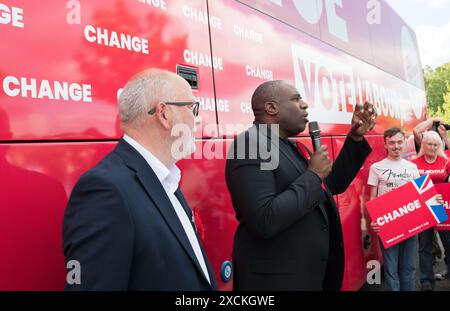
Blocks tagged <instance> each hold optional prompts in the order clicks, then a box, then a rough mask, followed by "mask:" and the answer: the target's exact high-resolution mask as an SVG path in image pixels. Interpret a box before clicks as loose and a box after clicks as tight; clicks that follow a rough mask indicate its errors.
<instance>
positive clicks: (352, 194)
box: [333, 136, 385, 290]
mask: <svg viewBox="0 0 450 311" xmlns="http://www.w3.org/2000/svg"><path fill="white" fill-rule="evenodd" d="M366 139H367V141H368V143H369V144H370V145H371V147H372V153H371V154H370V155H369V157H368V158H367V160H366V161H365V163H364V165H363V166H362V168H361V170H360V172H359V173H358V175H357V176H356V178H355V179H354V180H353V182H352V183H351V184H350V186H349V187H348V188H347V190H346V191H345V192H344V193H343V194H340V195H338V202H339V205H338V208H339V214H340V216H341V222H342V229H343V233H344V249H345V277H344V284H343V289H344V290H358V289H359V288H361V286H362V285H364V283H365V282H366V277H367V273H368V272H369V271H370V270H371V268H372V266H370V267H367V264H368V262H369V261H370V260H378V261H379V262H380V263H381V256H380V251H379V246H378V237H377V234H376V233H375V232H374V231H373V230H372V229H371V227H370V222H371V220H370V218H369V216H368V213H367V211H366V209H365V207H364V203H365V202H366V201H367V200H368V199H369V187H368V186H367V178H368V176H369V169H370V166H371V165H372V164H373V163H374V162H377V161H380V160H382V159H383V158H384V157H385V153H384V144H383V137H382V136H368V137H366ZM344 142H345V137H334V138H333V150H334V157H335V158H336V157H337V155H338V154H339V152H340V150H341V149H342V146H343V144H344Z"/></svg>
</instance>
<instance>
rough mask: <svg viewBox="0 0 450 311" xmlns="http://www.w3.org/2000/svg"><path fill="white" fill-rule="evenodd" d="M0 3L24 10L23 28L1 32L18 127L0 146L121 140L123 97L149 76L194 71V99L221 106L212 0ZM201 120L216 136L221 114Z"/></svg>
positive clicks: (208, 112)
mask: <svg viewBox="0 0 450 311" xmlns="http://www.w3.org/2000/svg"><path fill="white" fill-rule="evenodd" d="M74 2H75V1H74ZM76 2H78V1H76ZM2 3H3V4H4V5H6V6H7V7H8V10H12V8H13V7H14V8H16V9H21V10H23V28H21V27H14V26H13V25H11V24H6V25H3V24H2V25H1V27H0V38H2V40H3V41H4V42H5V44H1V45H0V55H2V58H1V60H0V110H3V111H4V112H5V114H6V115H7V116H8V118H9V122H10V125H11V131H10V132H9V133H7V132H2V131H0V140H9V139H13V140H54V139H56V140H72V139H77V140H79V139H89V140H96V139H115V138H119V137H120V136H121V134H122V133H121V131H120V129H119V120H118V113H117V98H118V95H119V93H120V90H121V88H123V87H124V85H125V83H126V82H127V81H128V79H129V78H130V77H131V76H132V75H134V74H136V73H137V72H139V71H141V70H143V69H146V68H149V67H157V68H163V69H167V70H170V71H172V72H176V69H177V65H185V66H188V67H191V68H193V69H195V70H197V73H198V79H199V85H198V89H196V90H195V91H194V92H195V95H196V96H198V97H207V98H212V97H214V93H213V82H212V70H211V66H212V65H209V64H208V56H209V55H210V44H209V31H208V22H207V13H206V12H207V6H206V0H202V1H198V0H171V1H168V0H161V1H158V2H155V1H138V0H134V1H101V0H92V1H81V2H80V3H81V4H80V6H79V7H77V5H75V6H74V7H72V6H69V7H66V6H67V5H68V3H67V1H65V2H64V1H59V0H45V1H38V2H35V1H25V0H17V1H11V0H6V1H2ZM149 3H150V4H149ZM152 3H153V4H152ZM155 3H159V4H160V5H155ZM162 3H164V5H162ZM50 12H51V14H50ZM1 14H3V12H1ZM49 14H50V15H49ZM78 17H79V20H77V19H78ZM123 38H125V39H123ZM126 38H132V39H130V41H127V39H126ZM127 44H129V45H130V46H129V48H128V46H127ZM145 44H147V45H148V48H144V47H143V46H144V45H145ZM201 117H202V125H203V126H206V125H207V124H212V125H213V126H215V124H216V114H215V111H214V105H212V106H211V107H210V108H209V109H204V110H203V111H201ZM197 134H198V135H197V136H198V137H201V135H202V130H201V129H199V131H198V133H197Z"/></svg>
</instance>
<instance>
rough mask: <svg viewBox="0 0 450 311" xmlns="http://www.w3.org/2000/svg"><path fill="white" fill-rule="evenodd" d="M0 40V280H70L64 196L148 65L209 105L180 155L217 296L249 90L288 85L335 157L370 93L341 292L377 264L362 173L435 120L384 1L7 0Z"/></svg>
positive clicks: (406, 38)
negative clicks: (366, 147) (236, 144)
mask: <svg viewBox="0 0 450 311" xmlns="http://www.w3.org/2000/svg"><path fill="white" fill-rule="evenodd" d="M0 40H1V43H2V44H1V45H0V55H1V58H0V83H1V87H0V290H62V289H63V287H64V284H65V280H66V267H65V262H64V257H63V254H62V237H61V236H62V219H63V214H64V210H65V206H66V203H67V199H68V197H69V195H70V193H71V190H72V187H73V186H74V184H75V182H76V181H77V180H78V178H79V177H80V175H81V174H82V173H84V172H85V171H87V170H88V169H89V168H91V167H92V166H94V165H95V164H96V163H97V162H98V161H99V160H100V159H101V158H102V157H103V156H105V155H106V154H107V153H108V152H109V151H110V150H112V148H113V147H114V146H115V144H116V142H117V141H118V139H119V138H120V137H121V136H122V133H121V131H120V128H119V121H118V111H117V98H118V96H119V94H120V91H121V88H122V87H123V86H124V84H125V83H126V81H127V80H128V79H129V78H130V77H131V76H132V75H133V74H135V73H136V72H139V71H141V70H143V69H144V68H148V67H159V68H164V69H168V70H170V71H173V72H178V73H179V74H180V75H182V76H183V77H185V78H186V79H187V80H188V81H189V82H190V84H191V86H192V88H193V91H194V95H195V97H196V99H197V100H198V101H199V102H200V116H201V126H200V127H199V129H198V131H197V133H196V135H197V136H196V138H197V150H198V152H196V154H194V155H193V156H192V157H191V158H190V159H185V160H183V161H181V162H180V168H181V169H182V171H183V177H182V182H181V188H182V190H183V192H184V194H185V196H186V197H187V199H188V201H189V204H190V205H191V207H193V208H195V209H198V211H199V213H200V215H201V217H202V220H203V224H204V228H205V232H206V250H207V253H208V257H209V258H210V259H211V262H212V264H213V267H214V271H215V273H216V276H217V279H218V281H219V287H220V289H221V290H231V289H232V282H231V281H230V280H229V266H228V269H226V268H227V265H226V262H227V261H231V249H232V243H233V235H234V231H235V229H236V226H237V221H236V219H235V216H234V211H233V208H232V205H231V200H230V197H229V194H228V191H227V188H226V185H225V178H224V170H225V154H226V148H227V147H228V146H229V143H230V142H231V140H232V138H233V137H234V136H235V135H236V134H237V133H239V132H241V131H242V130H244V129H245V128H246V127H247V126H248V125H249V124H251V123H252V121H253V115H252V110H251V105H250V98H251V95H252V92H253V91H254V89H255V88H256V87H257V86H258V85H259V84H261V83H262V82H264V81H267V80H287V81H290V82H291V83H293V84H294V85H295V86H296V87H297V88H298V90H299V91H300V93H301V94H302V96H303V97H304V98H305V99H306V101H307V102H308V103H309V105H310V108H309V115H310V118H309V119H310V120H317V121H318V122H319V123H320V126H321V129H322V136H323V143H324V144H327V145H329V146H330V147H331V148H330V149H331V151H332V155H333V157H336V155H337V154H338V153H339V150H340V148H341V147H342V144H343V142H344V139H345V135H346V133H347V132H348V130H349V124H350V119H351V115H352V113H353V109H354V106H355V104H357V103H363V102H364V101H365V100H369V101H371V102H373V103H374V105H375V107H376V108H377V110H378V111H379V114H380V116H379V118H378V122H377V125H376V127H375V129H374V130H373V131H372V132H371V133H370V135H368V136H367V139H368V141H369V143H370V144H371V146H372V148H373V150H374V151H373V152H372V154H371V155H370V157H369V159H368V160H367V162H366V163H365V165H364V167H363V168H362V169H361V171H360V173H359V175H358V176H357V178H356V179H355V180H354V182H353V183H352V184H351V186H350V187H349V188H348V190H347V191H346V192H345V193H344V194H342V195H339V196H337V197H336V202H337V203H338V207H339V212H340V215H341V218H342V225H343V231H344V240H345V255H346V264H345V279H344V285H343V289H344V290H357V289H359V288H360V287H361V286H362V285H363V284H364V283H365V281H366V275H367V272H368V271H369V270H370V266H369V268H368V265H367V263H368V262H369V261H370V260H372V259H379V258H380V254H379V248H378V241H377V238H376V235H375V233H374V232H373V231H372V230H371V229H370V228H369V220H368V219H367V213H366V212H365V209H364V201H365V200H367V197H368V192H367V187H366V182H367V175H368V169H369V167H370V165H371V164H372V163H373V162H375V161H379V160H380V159H381V158H383V157H384V155H385V153H384V149H383V137H382V133H383V131H384V130H385V129H386V128H388V127H391V126H399V127H402V128H403V129H405V131H406V132H407V133H408V134H410V133H411V131H412V128H413V127H414V126H415V125H416V124H417V123H419V122H420V121H422V120H424V118H425V116H426V109H425V108H426V107H425V92H424V82H423V74H422V70H421V68H422V67H421V63H420V59H419V54H418V48H417V44H416V38H415V34H414V32H413V31H412V30H411V28H410V27H409V26H408V25H406V24H405V22H404V21H403V20H402V19H401V18H400V17H399V16H398V15H397V13H396V12H394V11H393V10H392V9H391V8H390V7H389V6H388V5H387V4H386V3H385V2H384V1H382V0H379V1H378V0H308V1H303V0H241V1H235V0H114V1H100V0H90V1H83V0H80V1H76V0H69V1H61V0H43V1H26V0H14V1H13V0H0ZM305 136H306V135H305V133H303V134H302V135H300V136H299V137H298V138H297V139H299V140H302V141H304V142H305V143H306V144H307V145H308V144H309V145H310V139H309V138H308V137H305ZM208 150H209V151H213V153H214V156H212V157H211V156H210V157H206V156H203V157H202V156H201V155H202V151H203V153H204V154H206V153H207V152H205V151H208ZM199 152H200V154H199ZM209 154H211V152H209ZM155 238H156V237H155ZM112 260H114V259H112ZM224 263H225V264H224ZM112 273H113V272H112Z"/></svg>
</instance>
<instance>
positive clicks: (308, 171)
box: [225, 81, 376, 291]
mask: <svg viewBox="0 0 450 311" xmlns="http://www.w3.org/2000/svg"><path fill="white" fill-rule="evenodd" d="M251 102H252V109H253V113H254V116H255V121H254V124H253V126H252V127H251V128H249V129H248V130H247V131H245V132H244V133H242V134H240V135H239V136H238V137H237V138H236V139H235V140H234V142H233V144H232V145H231V147H230V150H229V153H228V158H227V163H226V172H225V175H226V181H227V186H228V190H229V192H230V194H231V198H232V201H233V208H234V210H235V212H236V218H237V220H238V221H239V226H238V228H237V230H236V233H235V236H234V245H233V269H234V284H233V285H234V290H335V291H338V290H340V289H341V286H342V279H343V272H344V246H343V237H342V229H341V222H340V218H339V213H338V210H337V207H336V204H335V202H334V200H333V197H332V196H333V195H335V194H339V193H342V192H344V191H345V190H346V189H347V187H348V186H349V185H350V183H351V182H352V180H353V179H354V177H355V176H356V174H357V173H358V171H359V169H360V167H361V166H362V165H363V163H364V161H365V159H366V157H367V156H368V155H369V153H370V152H371V150H372V149H371V148H370V146H369V144H368V143H367V141H366V140H365V138H364V135H365V134H366V133H367V132H368V131H370V130H371V129H372V128H373V127H374V125H375V119H376V112H375V110H374V108H373V106H372V104H370V103H366V104H365V105H364V107H362V106H361V105H357V106H356V107H355V112H354V114H353V117H352V124H351V129H350V131H349V133H348V135H347V139H346V140H345V143H344V146H343V147H342V151H341V152H340V154H339V156H338V157H337V159H336V161H335V162H334V163H333V164H331V162H330V158H329V153H328V151H327V150H328V147H327V146H324V145H323V146H320V147H319V146H317V147H318V149H317V150H316V151H315V152H314V153H313V154H311V155H309V152H308V150H306V148H305V147H304V146H302V145H300V146H297V145H296V144H295V143H294V142H292V141H290V140H289V137H293V136H296V135H298V134H299V133H301V132H303V131H304V130H305V128H306V124H307V123H308V119H307V116H308V113H307V111H306V109H307V108H308V104H307V103H306V102H305V101H303V100H302V97H301V95H300V94H299V92H298V91H297V89H296V88H295V87H294V86H292V85H290V84H289V83H287V82H285V81H269V82H265V83H263V84H261V85H260V86H258V88H257V89H256V90H255V92H254V93H253V96H252V100H251ZM318 130H319V129H318V128H316V129H315V130H314V129H312V134H313V136H315V137H316V136H317V134H318V132H317V131H318ZM317 141H318V140H317V139H316V142H317ZM255 146H256V150H257V151H258V152H256V153H255V152H254V151H255ZM264 149H267V150H269V151H270V157H278V159H277V161H272V159H270V158H268V157H266V156H262V155H263V154H264V155H266V154H267V150H266V153H264V152H262V150H264ZM260 151H261V152H260ZM271 161H272V162H274V163H277V164H278V165H277V166H276V167H272V168H270V169H264V167H263V164H264V163H267V162H271Z"/></svg>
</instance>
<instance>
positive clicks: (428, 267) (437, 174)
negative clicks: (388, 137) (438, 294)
mask: <svg viewBox="0 0 450 311" xmlns="http://www.w3.org/2000/svg"><path fill="white" fill-rule="evenodd" d="M441 127H442V125H441ZM415 132H416V131H415ZM440 132H441V133H440V135H439V134H438V133H437V132H435V131H427V132H424V133H423V136H422V140H421V147H420V151H419V154H418V157H417V159H415V160H413V161H412V162H413V163H415V164H416V165H417V167H418V169H419V174H420V175H424V174H429V175H430V178H431V180H432V181H433V183H435V184H439V183H446V182H448V181H449V180H448V179H449V174H450V165H449V160H448V157H447V155H446V154H445V153H444V144H443V141H442V138H446V140H447V141H448V137H447V133H446V131H445V128H444V130H443V131H440ZM443 136H444V137H443ZM433 236H434V229H433V228H430V229H428V230H426V231H423V232H422V233H420V234H419V257H420V284H421V288H422V290H425V291H430V290H433V289H434V273H433V255H432V245H433ZM439 236H440V238H441V241H442V245H443V246H444V249H445V257H446V258H449V255H450V252H449V251H450V232H449V231H440V232H439ZM449 263H450V261H448V260H447V264H449Z"/></svg>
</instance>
